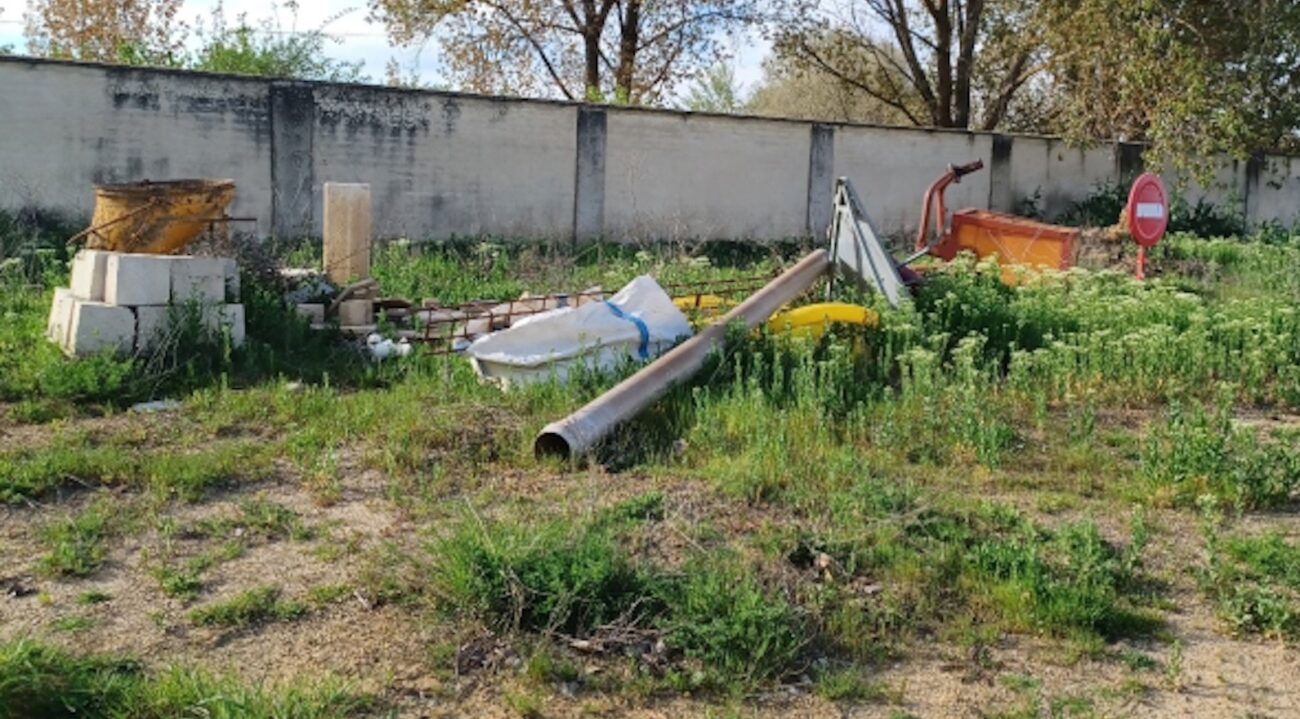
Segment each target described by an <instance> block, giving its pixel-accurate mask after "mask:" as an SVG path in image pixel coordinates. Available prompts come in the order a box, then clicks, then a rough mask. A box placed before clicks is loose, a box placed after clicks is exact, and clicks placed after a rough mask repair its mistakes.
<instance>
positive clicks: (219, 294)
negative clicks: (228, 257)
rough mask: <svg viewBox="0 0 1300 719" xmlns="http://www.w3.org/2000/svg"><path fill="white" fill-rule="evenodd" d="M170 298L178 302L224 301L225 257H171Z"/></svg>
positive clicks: (206, 302) (205, 302)
mask: <svg viewBox="0 0 1300 719" xmlns="http://www.w3.org/2000/svg"><path fill="white" fill-rule="evenodd" d="M171 300H172V302H175V303H178V304H179V303H184V302H200V303H203V304H208V303H214V304H215V303H221V302H225V301H226V261H225V259H224V258H221V257H173V258H171Z"/></svg>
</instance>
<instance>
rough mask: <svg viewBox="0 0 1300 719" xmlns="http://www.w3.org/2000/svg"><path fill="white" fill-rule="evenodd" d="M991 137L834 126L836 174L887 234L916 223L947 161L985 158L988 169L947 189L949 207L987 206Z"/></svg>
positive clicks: (897, 232)
mask: <svg viewBox="0 0 1300 719" xmlns="http://www.w3.org/2000/svg"><path fill="white" fill-rule="evenodd" d="M992 153H993V137H992V136H991V135H974V134H968V133H962V132H943V131H938V130H897V129H886V128H878V127H837V128H836V129H835V174H836V175H838V176H841V177H848V178H849V180H850V181H852V182H853V187H854V188H856V189H857V191H858V195H859V196H860V197H861V198H862V202H863V203H864V204H866V206H867V212H868V213H869V214H870V215H871V219H872V222H874V223H875V226H876V228H877V229H878V230H880V231H881V232H883V233H885V234H890V235H896V234H900V233H903V232H907V231H911V230H913V229H914V228H915V227H916V223H917V220H918V219H920V215H921V198H922V195H924V193H925V189H926V188H927V187H929V186H930V183H932V182H934V181H935V179H936V178H938V177H939V176H940V175H942V174H943V173H944V171H945V170H946V169H947V168H948V165H949V164H954V165H963V164H966V163H967V162H971V161H973V160H983V161H984V165H985V169H983V170H981V171H979V172H976V173H974V174H972V175H967V176H966V177H965V178H963V179H962V181H961V183H960V184H956V185H952V186H950V187H949V188H948V191H947V192H946V193H944V199H945V202H947V205H948V207H949V208H950V209H954V210H955V209H960V208H963V207H980V208H987V207H988V203H989V169H988V166H989V163H990V161H991V159H992Z"/></svg>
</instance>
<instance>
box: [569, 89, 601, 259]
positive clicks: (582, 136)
mask: <svg viewBox="0 0 1300 719" xmlns="http://www.w3.org/2000/svg"><path fill="white" fill-rule="evenodd" d="M607 134H608V133H607V128H606V116H605V111H604V110H603V109H600V108H596V107H585V106H584V107H580V108H578V145H577V158H576V162H577V173H576V174H575V176H574V188H573V239H574V241H576V242H587V241H591V240H597V239H600V238H601V237H602V236H603V235H604V234H605V138H606V137H607Z"/></svg>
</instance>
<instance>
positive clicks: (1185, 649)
mask: <svg viewBox="0 0 1300 719" xmlns="http://www.w3.org/2000/svg"><path fill="white" fill-rule="evenodd" d="M104 421H105V420H84V422H85V424H86V426H85V427H84V428H86V429H93V428H94V427H95V424H96V423H102V422H104ZM139 421H143V422H153V421H165V420H159V419H158V418H152V419H148V418H146V419H141V420H139ZM79 422H81V421H80V420H79ZM29 431H30V430H29V429H17V430H16V431H15V430H13V429H10V430H7V431H6V436H5V441H6V442H11V441H25V440H31V441H35V436H33V437H30V438H29V437H25V434H27V433H28V432H29ZM649 489H658V490H660V491H662V492H663V493H664V495H665V497H666V501H665V506H666V510H667V511H666V517H665V520H664V523H663V524H664V526H665V531H664V536H663V538H662V542H663V543H664V544H665V545H666V546H665V547H661V548H660V550H661V551H664V552H669V553H671V546H670V545H671V544H672V543H673V542H674V541H678V540H677V539H674V537H675V536H677V537H685V536H686V533H685V532H679V531H678V530H680V529H681V528H682V527H689V525H691V524H693V523H695V522H697V521H699V520H700V518H701V516H704V515H710V514H714V513H717V514H719V515H725V516H723V517H722V518H723V519H725V520H726V522H727V523H728V524H730V525H731V526H743V525H746V524H751V523H754V522H757V521H760V518H758V517H746V516H743V515H735V514H733V513H731V510H730V509H729V508H721V509H720V508H718V507H711V506H710V502H711V499H710V492H709V490H707V489H706V488H701V487H700V486H698V484H697V483H692V482H690V481H688V480H679V479H675V478H672V477H663V476H655V477H644V476H628V475H609V474H605V473H603V472H602V471H600V470H599V469H591V470H588V471H585V472H576V473H571V474H566V475H554V476H540V475H531V474H529V473H525V472H507V473H503V474H502V475H500V476H495V477H490V478H488V479H486V480H484V481H483V482H482V483H481V485H480V486H478V487H477V492H478V493H479V494H480V496H486V497H490V498H493V499H492V500H491V501H489V502H488V505H489V506H488V509H487V510H485V511H492V509H491V507H492V506H497V507H499V508H502V509H503V511H504V509H505V508H509V509H510V510H511V511H517V510H520V509H521V508H522V509H523V511H525V512H526V511H527V508H528V506H529V505H530V504H532V503H540V502H546V501H554V500H556V499H560V500H562V501H565V502H569V503H571V504H572V505H574V506H583V507H585V506H590V507H593V508H595V507H598V506H604V505H606V504H608V503H610V502H611V501H614V500H615V499H617V498H618V497H619V496H622V495H628V496H630V495H634V494H636V493H639V492H645V491H647V490H649ZM339 490H340V491H339V492H338V494H337V496H336V498H335V500H334V501H332V502H331V503H328V504H322V503H321V502H320V501H319V497H318V496H316V495H313V494H312V493H311V492H310V491H308V490H307V489H305V488H304V487H303V485H302V483H301V482H297V481H294V480H293V479H292V478H290V477H282V478H280V479H277V480H273V481H268V482H263V483H260V484H257V485H252V486H243V487H240V488H239V489H238V490H237V491H230V492H226V493H223V494H219V495H217V496H216V497H215V498H212V499H209V500H207V501H204V502H202V503H198V504H183V503H175V502H170V503H166V504H165V505H164V506H161V507H154V508H153V511H154V512H156V514H155V515H153V519H152V520H151V521H148V522H145V523H144V528H143V529H137V530H135V531H122V532H121V533H120V534H117V535H115V536H112V537H110V539H109V540H108V542H107V554H106V561H105V562H104V565H103V567H102V568H101V569H100V570H98V571H96V572H95V573H94V574H93V575H92V576H90V577H88V578H85V579H54V578H50V577H47V576H44V575H43V574H42V573H41V572H40V571H39V568H38V560H39V557H40V556H41V555H42V554H43V553H44V552H45V551H46V548H45V547H44V546H43V545H42V544H41V540H40V531H41V527H43V526H45V525H46V524H47V523H49V522H50V521H51V520H53V519H55V518H59V517H64V516H68V515H70V514H71V513H74V512H76V511H78V510H79V509H82V508H84V507H86V506H87V505H88V504H89V503H90V502H92V501H95V500H96V498H98V497H101V496H102V495H103V494H104V493H106V492H107V493H109V494H111V495H112V496H113V497H114V498H115V500H116V501H119V502H121V503H123V505H124V506H128V505H131V503H132V502H136V503H138V502H141V501H143V500H141V498H139V497H133V496H132V495H130V494H129V493H127V492H124V491H114V490H96V491H91V490H85V491H81V492H77V493H74V494H73V495H71V496H69V497H65V498H63V499H62V500H61V501H57V502H50V503H49V504H31V505H27V506H9V507H0V557H3V561H2V562H0V639H12V638H17V637H24V636H29V637H37V638H40V639H41V640H43V641H46V642H50V643H52V644H56V645H60V646H64V647H66V648H69V649H72V650H75V651H78V652H108V653H120V654H128V655H131V656H135V657H138V658H140V659H142V660H143V661H144V662H146V664H149V665H152V666H156V667H161V666H165V665H170V664H175V663H185V664H192V665H201V666H203V667H207V668H212V669H217V670H225V671H231V672H234V673H236V674H238V675H240V676H242V677H244V678H246V679H248V680H250V681H269V682H287V681H297V680H302V679H304V678H313V677H319V676H322V675H332V676H336V677H340V678H343V679H345V680H347V681H348V682H350V683H352V684H353V686H355V687H356V688H357V689H358V690H361V691H365V692H367V693H375V694H378V695H379V696H381V697H383V698H384V699H385V700H386V701H387V702H389V703H390V704H391V705H392V706H394V707H396V711H397V714H398V715H399V716H402V717H456V716H481V717H514V716H519V714H520V711H518V709H517V708H515V707H512V705H511V701H510V694H511V692H512V691H514V688H515V687H518V686H520V685H521V682H522V681H523V679H522V677H521V671H520V669H519V666H520V664H521V661H520V659H519V657H517V656H514V655H513V654H512V652H511V650H510V649H509V648H507V647H504V645H496V646H495V647H491V648H490V649H489V650H487V651H488V653H489V654H492V653H493V652H495V656H494V658H493V659H492V660H491V661H484V662H481V663H480V664H479V666H475V667H471V668H469V669H467V670H466V671H464V672H460V673H456V672H450V673H449V672H447V671H445V670H440V669H438V668H436V667H435V664H436V662H434V660H433V658H432V655H433V648H434V647H437V646H440V645H446V644H447V643H448V642H452V643H456V644H460V643H462V642H465V641H469V640H473V639H474V638H469V640H467V638H466V637H463V636H448V632H449V631H450V630H449V628H448V626H447V625H445V624H442V623H440V622H439V621H438V620H437V619H436V618H432V617H431V616H430V612H429V610H428V608H427V607H422V606H418V605H409V604H405V603H402V602H389V603H384V602H380V601H378V598H377V597H375V596H367V591H368V590H367V589H365V587H367V586H368V583H367V581H366V576H365V575H366V573H367V572H372V571H373V568H374V566H375V561H376V559H375V558H376V556H381V555H382V552H383V550H384V548H385V547H389V548H395V549H397V550H399V551H400V552H405V553H409V554H411V555H413V556H415V555H419V554H420V553H421V552H423V551H424V549H423V546H424V544H425V542H427V541H428V539H429V537H430V536H431V535H430V532H431V531H432V532H436V531H437V526H436V525H437V518H436V517H433V518H421V519H419V520H416V519H413V518H412V516H411V514H410V512H409V511H408V508H406V507H404V506H402V503H401V501H400V499H398V500H396V501H395V500H394V498H392V497H391V496H390V494H391V493H390V490H389V488H388V483H387V481H386V477H384V475H383V474H382V473H380V472H378V471H375V470H358V471H354V472H351V473H346V474H345V475H344V476H343V482H342V485H341V487H340V488H339ZM250 497H260V498H262V499H264V500H267V501H271V502H275V503H278V504H280V505H283V506H284V507H287V508H289V509H291V510H293V511H294V512H296V513H297V514H298V515H299V517H300V520H301V523H302V525H303V526H305V527H308V528H310V529H311V530H312V536H311V537H309V538H287V537H282V538H275V539H265V538H246V541H244V542H243V544H244V547H245V549H244V552H243V554H242V555H241V556H237V557H235V558H233V559H229V560H228V561H223V562H220V563H218V564H216V565H215V566H214V567H213V568H212V569H211V570H209V571H207V572H205V573H204V574H203V591H202V593H201V594H200V596H199V597H198V598H197V599H196V600H194V601H193V602H190V603H185V602H183V601H182V600H180V599H176V598H173V597H169V596H167V595H166V594H164V593H163V591H162V589H161V587H160V584H159V581H158V580H157V579H156V577H155V570H156V569H157V567H158V566H159V565H160V563H162V562H171V563H173V564H174V563H176V562H180V561H184V560H185V559H187V558H191V557H194V556H197V555H199V554H200V553H201V552H203V551H205V550H210V549H212V548H213V546H214V545H213V543H214V542H215V541H216V540H214V539H212V538H190V537H186V536H185V535H184V533H183V532H182V533H180V534H175V533H173V534H170V535H168V534H167V533H166V532H164V531H161V530H160V527H168V526H173V527H174V526H182V527H183V526H187V525H192V524H194V523H196V522H201V521H203V520H211V519H214V518H221V517H230V516H235V515H237V514H238V511H239V507H240V502H241V500H246V499H248V498H250ZM1006 499H1008V500H1010V501H1013V502H1015V503H1017V504H1024V505H1026V506H1032V502H1028V501H1026V497H1025V496H1016V495H1015V493H1009V495H1008V496H1007V497H1006ZM1017 500H1019V501H1017ZM450 503H454V500H453V501H452V502H450ZM1179 516H1180V515H1177V514H1174V513H1172V512H1171V513H1167V514H1160V513H1156V514H1154V515H1153V516H1152V517H1151V523H1152V526H1153V529H1154V531H1153V536H1152V542H1151V546H1150V547H1149V550H1148V554H1149V557H1150V558H1149V560H1148V563H1149V565H1150V567H1151V570H1152V572H1153V573H1154V574H1155V575H1157V576H1158V577H1160V578H1161V579H1162V580H1164V581H1166V582H1167V583H1168V585H1169V591H1168V595H1169V598H1170V601H1169V602H1168V607H1169V608H1168V610H1167V611H1164V612H1163V617H1162V618H1163V619H1164V620H1165V622H1166V625H1165V628H1164V629H1163V631H1162V632H1161V633H1160V635H1159V636H1158V637H1156V638H1153V639H1151V640H1144V641H1138V642H1127V641H1126V642H1120V643H1118V644H1114V645H1110V646H1107V647H1106V648H1105V654H1106V656H1104V657H1100V658H1097V659H1090V658H1087V657H1083V658H1080V657H1078V656H1073V655H1072V654H1071V652H1069V651H1067V650H1065V649H1063V647H1062V645H1061V643H1060V642H1059V641H1049V640H1046V639H1042V638H1038V637H1033V636H1003V637H1001V638H999V639H998V640H997V641H996V642H994V643H993V644H992V645H991V646H976V647H973V648H972V647H968V646H960V645H957V644H952V643H946V642H943V641H941V640H938V639H933V640H929V641H925V642H920V641H918V642H917V643H915V644H914V645H912V646H910V647H908V648H907V650H906V652H904V656H903V658H901V659H898V660H896V661H893V662H891V663H888V664H886V665H883V666H880V667H878V668H877V669H876V670H875V676H873V677H872V679H873V681H874V682H876V683H878V684H879V685H880V686H881V687H884V688H885V689H884V690H883V691H882V697H881V698H880V699H878V700H876V701H871V702H865V703H859V704H846V703H833V702H830V701H827V700H825V699H822V698H820V697H818V696H817V695H816V694H815V693H814V692H813V688H812V685H811V681H808V680H805V681H802V682H796V683H793V684H791V685H788V686H783V687H779V688H776V689H773V690H771V691H769V692H767V693H765V694H763V695H760V696H755V697H749V698H746V699H745V700H743V701H740V702H734V701H731V702H729V701H724V700H719V699H716V698H709V699H696V698H691V697H685V696H651V697H638V696H634V695H629V694H628V693H613V694H607V693H603V692H600V691H596V690H592V689H583V688H578V687H572V686H567V685H563V684H561V685H547V686H545V687H542V688H540V689H538V688H536V687H534V688H533V689H532V690H531V691H533V692H534V693H536V694H537V695H538V697H539V698H540V700H541V709H540V711H541V714H542V715H544V716H548V717H549V716H553V717H564V716H593V715H594V716H627V717H647V718H648V717H677V716H731V715H739V716H763V717H769V716H770V717H777V716H780V717H887V716H900V715H909V714H910V715H914V716H918V717H987V716H1142V717H1151V716H1157V717H1188V716H1196V717H1242V716H1251V717H1289V716H1300V663H1298V662H1297V659H1300V654H1297V651H1296V649H1295V648H1293V647H1289V646H1286V645H1285V644H1283V643H1280V642H1275V641H1268V640H1260V639H1235V638H1233V637H1231V636H1229V635H1227V634H1226V632H1225V628H1224V627H1223V626H1222V625H1221V623H1220V622H1219V621H1218V620H1217V619H1216V618H1215V617H1214V616H1213V613H1212V611H1211V609H1210V607H1209V606H1208V605H1207V604H1206V602H1205V600H1204V599H1203V598H1202V597H1201V596H1200V595H1199V593H1198V592H1197V591H1196V587H1195V585H1194V580H1193V579H1192V577H1191V576H1189V573H1188V572H1187V571H1186V568H1187V567H1189V566H1192V565H1193V564H1194V563H1195V562H1196V561H1197V554H1196V553H1197V552H1198V551H1200V550H1199V547H1200V546H1201V545H1200V543H1199V541H1198V535H1197V529H1196V527H1194V526H1187V523H1186V522H1185V521H1183V520H1180V519H1179ZM159 518H162V519H161V521H160V520H159ZM1096 518H1097V520H1098V522H1099V524H1100V525H1101V526H1102V528H1103V531H1108V532H1109V531H1115V532H1119V531H1122V528H1121V527H1120V526H1119V523H1118V522H1116V523H1115V524H1116V526H1115V527H1112V528H1109V529H1108V528H1107V517H1105V516H1097V517H1096ZM1250 522H1252V523H1254V524H1255V525H1256V526H1257V527H1265V526H1266V527H1269V528H1272V529H1277V530H1280V531H1282V532H1283V533H1285V534H1288V535H1300V518H1297V517H1294V516H1287V515H1264V516H1259V517H1256V518H1254V519H1251V520H1250ZM430 525H433V526H432V527H430ZM1245 528H1246V529H1250V528H1251V527H1250V526H1249V525H1247V526H1246V527H1245ZM237 538H238V537H237ZM416 571H418V568H417V570H416ZM417 578H418V577H417ZM265 585H275V586H278V587H280V588H282V590H283V594H284V596H286V597H288V598H293V599H298V600H300V601H304V602H308V603H311V610H310V612H309V614H308V615H307V616H306V617H304V618H301V619H298V620H295V621H284V622H273V623H267V624H263V625H260V626H253V627H249V628H233V629H213V628H203V627H197V626H194V625H193V623H192V622H190V621H187V613H188V612H189V611H190V610H192V609H193V608H195V607H201V606H205V605H209V604H211V603H214V602H218V601H221V600H223V599H225V598H228V597H231V596H233V595H235V594H237V593H239V592H241V591H243V590H246V589H249V588H252V587H257V586H265ZM322 587H346V588H347V590H346V591H343V590H339V591H338V592H335V593H334V595H333V596H331V597H330V598H329V599H328V600H327V601H315V603H312V602H313V600H312V599H311V597H312V592H313V590H314V589H319V588H322ZM87 592H101V593H103V594H105V595H107V596H108V599H107V601H103V602H101V603H95V604H84V603H82V602H79V598H81V597H83V596H84V595H85V594H86V593H87ZM70 618H76V627H75V628H72V629H70V628H69V623H70ZM1119 656H1126V657H1129V658H1131V659H1132V661H1121V660H1118V659H1116V657H1119ZM576 658H577V660H578V661H579V662H580V665H581V666H582V667H583V669H584V671H586V672H589V673H593V674H595V673H599V672H602V671H606V670H607V665H606V664H605V663H604V662H603V660H602V659H600V658H598V657H597V658H590V657H584V656H581V655H577V657H576Z"/></svg>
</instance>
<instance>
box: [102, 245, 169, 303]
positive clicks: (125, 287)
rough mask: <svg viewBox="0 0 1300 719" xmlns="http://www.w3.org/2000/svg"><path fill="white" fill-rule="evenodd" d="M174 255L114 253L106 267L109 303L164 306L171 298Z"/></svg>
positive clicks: (106, 293) (106, 289)
mask: <svg viewBox="0 0 1300 719" xmlns="http://www.w3.org/2000/svg"><path fill="white" fill-rule="evenodd" d="M173 262H174V258H172V257H165V256H162V255H133V254H123V253H117V252H115V253H113V254H111V255H109V256H108V262H107V263H106V264H105V266H104V301H105V302H107V303H108V304H110V305H118V306H135V305H165V304H167V302H168V301H169V300H170V299H171V285H172V283H171V266H172V263H173Z"/></svg>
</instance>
